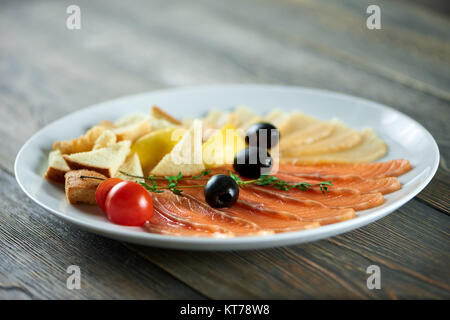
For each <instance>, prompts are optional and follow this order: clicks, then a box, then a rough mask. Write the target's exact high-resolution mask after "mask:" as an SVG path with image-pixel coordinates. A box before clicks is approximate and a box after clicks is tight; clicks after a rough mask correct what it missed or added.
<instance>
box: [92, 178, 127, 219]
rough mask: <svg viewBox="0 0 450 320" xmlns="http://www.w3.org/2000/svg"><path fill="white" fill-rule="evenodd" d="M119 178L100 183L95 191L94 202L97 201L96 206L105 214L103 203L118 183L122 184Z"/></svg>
mask: <svg viewBox="0 0 450 320" xmlns="http://www.w3.org/2000/svg"><path fill="white" fill-rule="evenodd" d="M122 181H123V180H122V179H119V178H109V179H106V180H104V181H103V182H102V183H100V184H99V185H98V187H97V190H96V191H95V200H97V203H98V206H99V207H100V209H102V210H103V212H106V207H105V201H106V196H107V195H108V193H109V191H110V190H111V189H112V187H114V186H115V185H116V184H118V183H119V182H122Z"/></svg>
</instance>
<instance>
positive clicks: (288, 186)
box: [120, 170, 333, 195]
mask: <svg viewBox="0 0 450 320" xmlns="http://www.w3.org/2000/svg"><path fill="white" fill-rule="evenodd" d="M120 173H122V174H124V175H126V176H129V177H134V178H139V179H143V180H145V181H144V182H139V184H140V185H142V186H143V187H144V188H145V189H147V190H148V191H151V192H155V193H161V192H163V191H162V190H164V189H166V190H170V191H171V192H173V193H175V194H178V195H180V194H181V193H182V192H183V190H182V189H180V188H179V186H178V183H179V182H180V181H183V180H208V179H207V178H204V177H205V176H207V175H208V174H210V173H211V170H204V171H202V173H200V174H199V175H198V176H192V177H184V176H183V175H182V173H181V172H179V173H178V174H177V175H176V176H165V177H161V176H155V175H149V176H148V177H141V176H136V175H132V174H128V173H126V172H123V171H120ZM229 175H230V177H231V178H232V179H233V180H234V181H236V183H237V185H238V186H239V187H240V188H243V187H245V186H247V185H251V184H254V185H258V186H266V187H272V188H275V189H278V190H282V191H289V190H292V189H298V190H300V191H308V190H310V189H311V188H313V187H319V189H320V191H321V192H322V193H323V194H324V195H326V194H327V193H328V187H330V186H332V185H333V184H332V182H331V181H322V182H320V183H316V184H311V183H308V182H300V183H292V182H287V181H284V180H280V179H278V178H277V177H275V176H271V175H261V176H260V177H259V178H258V179H252V180H245V181H244V180H242V179H241V178H240V177H239V176H238V175H236V174H234V173H233V172H232V171H230V172H229ZM157 180H166V181H167V185H164V186H161V185H158V183H157ZM147 182H149V183H147ZM203 187H205V184H198V185H189V186H182V188H203Z"/></svg>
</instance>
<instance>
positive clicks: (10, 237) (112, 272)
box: [0, 170, 204, 299]
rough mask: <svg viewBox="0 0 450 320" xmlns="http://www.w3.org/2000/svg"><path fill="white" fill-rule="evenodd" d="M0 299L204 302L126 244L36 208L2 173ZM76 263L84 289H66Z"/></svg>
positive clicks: (0, 201)
mask: <svg viewBox="0 0 450 320" xmlns="http://www.w3.org/2000/svg"><path fill="white" fill-rule="evenodd" d="M0 185H1V186H2V188H1V189H0V299H172V298H178V299H202V298H204V297H203V296H202V295H201V294H199V293H197V292H196V291H194V290H192V289H190V288H189V287H187V286H186V285H184V284H183V283H182V282H180V281H178V280H176V279H174V278H173V277H172V276H170V275H168V274H167V273H166V272H164V271H162V270H161V269H159V268H158V267H155V266H154V265H153V264H151V263H148V261H146V260H145V259H143V258H142V257H139V256H138V255H137V254H133V253H131V252H130V251H129V250H127V249H126V248H125V247H124V246H123V245H122V244H121V243H120V242H117V241H113V240H109V239H106V238H103V237H100V236H96V235H93V234H91V233H88V232H85V231H82V230H80V229H78V228H76V227H74V226H71V225H69V224H67V223H64V222H62V221H61V220H59V219H57V218H56V217H54V216H52V215H51V214H49V213H48V212H46V211H45V210H44V209H42V208H39V207H38V206H36V205H35V204H34V203H33V202H32V201H31V200H30V199H28V198H27V197H26V195H25V194H24V193H23V192H22V191H21V190H20V189H19V186H18V185H17V184H16V183H15V181H14V177H12V176H11V175H9V174H7V173H5V172H4V171H3V170H0ZM70 265H78V266H79V267H80V269H81V289H80V290H69V289H67V287H66V281H67V278H68V277H69V276H70V274H68V273H67V272H66V270H67V268H68V267H69V266H70Z"/></svg>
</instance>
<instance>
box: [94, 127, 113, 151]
mask: <svg viewBox="0 0 450 320" xmlns="http://www.w3.org/2000/svg"><path fill="white" fill-rule="evenodd" d="M116 140H117V138H116V135H115V134H114V132H112V131H111V130H105V131H103V133H102V134H101V135H100V136H99V137H98V138H97V140H95V143H94V147H93V148H92V150H97V149H101V148H106V147H111V146H112V145H114V144H115V143H116Z"/></svg>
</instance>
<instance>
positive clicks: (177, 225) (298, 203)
mask: <svg viewBox="0 0 450 320" xmlns="http://www.w3.org/2000/svg"><path fill="white" fill-rule="evenodd" d="M230 169H231V168H230V167H222V168H218V169H216V170H214V171H213V172H212V173H211V175H212V174H218V173H229V170H230ZM409 170H411V165H410V163H409V161H407V160H403V159H399V160H392V161H387V162H376V163H358V164H327V165H307V166H301V165H291V164H280V166H279V171H278V172H277V173H276V174H274V175H275V176H276V177H277V178H278V179H281V180H285V181H287V182H291V183H299V182H307V183H310V184H311V185H315V184H318V183H320V182H322V181H328V180H331V181H332V186H330V187H329V189H328V192H326V193H325V194H324V193H323V192H322V191H321V190H320V189H319V188H318V187H317V186H313V187H311V189H309V190H308V191H301V190H299V189H291V190H289V191H284V190H279V189H275V188H273V187H268V186H258V185H255V184H250V185H247V186H245V187H241V188H240V192H239V200H238V201H237V203H235V204H234V205H233V206H232V207H230V208H220V209H216V208H212V207H210V206H209V205H208V204H207V203H206V202H205V199H204V194H203V188H185V189H183V186H187V185H194V184H198V183H199V181H196V180H183V181H181V182H180V188H181V189H183V192H182V195H175V194H173V193H171V192H170V191H165V192H163V193H155V194H152V196H153V204H154V208H155V213H154V216H153V218H152V219H151V221H150V222H149V223H147V224H146V226H145V227H146V228H147V230H148V231H150V232H153V233H160V234H166V235H174V236H194V237H236V236H249V235H267V234H274V233H278V232H288V231H297V230H306V229H312V228H318V227H320V226H323V225H327V224H332V223H337V222H340V221H345V220H348V219H352V218H354V217H355V216H356V211H360V210H366V209H371V208H375V207H377V206H380V205H382V204H383V203H384V202H385V199H384V197H383V195H384V194H388V193H390V192H394V191H396V190H399V189H400V188H401V184H400V182H399V180H398V178H397V177H398V176H400V175H402V174H404V173H406V172H408V171H409Z"/></svg>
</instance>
